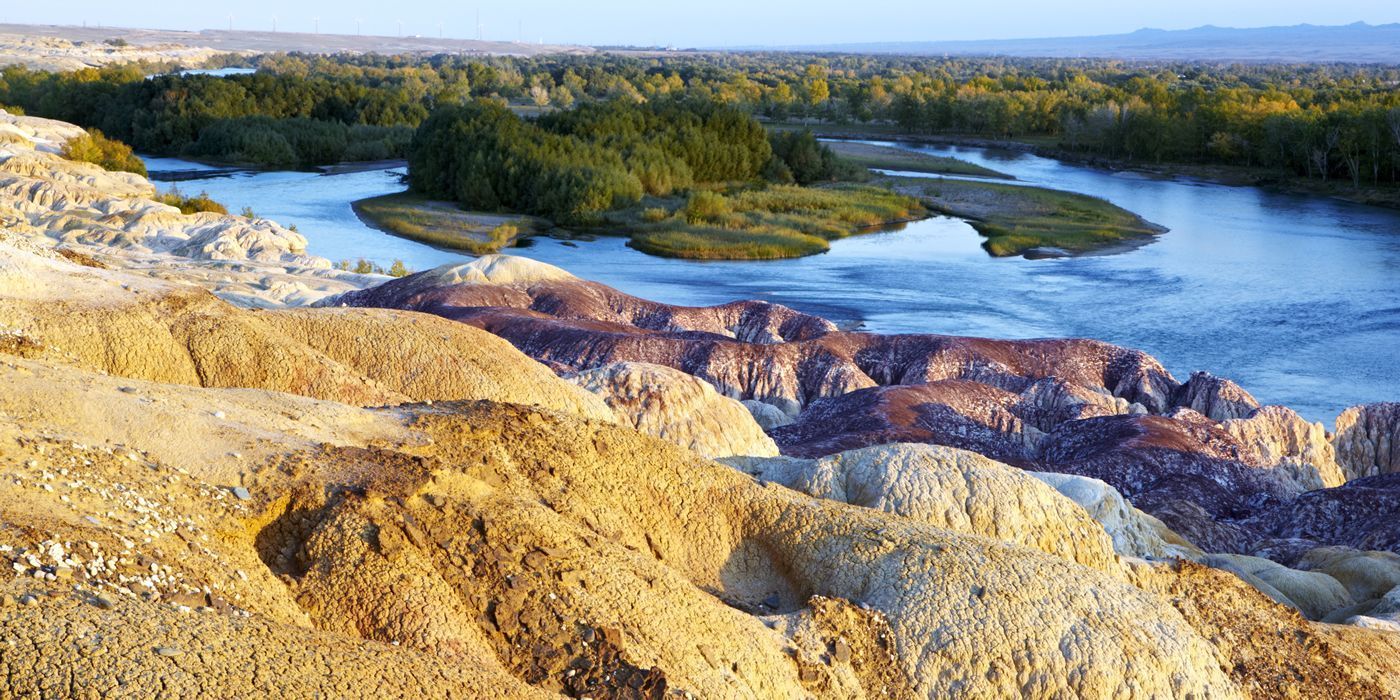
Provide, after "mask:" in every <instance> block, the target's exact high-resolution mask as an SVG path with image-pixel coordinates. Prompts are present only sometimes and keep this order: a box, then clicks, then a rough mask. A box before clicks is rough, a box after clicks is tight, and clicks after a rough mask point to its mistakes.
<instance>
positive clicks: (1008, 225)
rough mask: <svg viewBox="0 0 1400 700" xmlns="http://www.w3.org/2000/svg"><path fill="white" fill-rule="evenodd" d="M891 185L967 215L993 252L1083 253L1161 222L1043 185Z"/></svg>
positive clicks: (900, 181)
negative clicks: (1043, 251) (1039, 250)
mask: <svg viewBox="0 0 1400 700" xmlns="http://www.w3.org/2000/svg"><path fill="white" fill-rule="evenodd" d="M887 183H888V184H890V185H891V186H892V187H893V188H894V189H895V190H897V191H899V192H903V193H906V194H912V195H917V196H922V197H923V198H924V201H925V203H926V204H927V205H928V206H930V207H931V208H933V209H934V210H936V211H939V212H942V213H944V214H948V215H950V216H956V217H958V218H962V219H968V220H969V221H970V222H971V223H972V226H973V228H975V229H977V232H978V233H981V234H982V235H983V236H986V238H987V240H986V241H984V242H983V243H982V247H983V248H985V249H986V250H987V252H988V253H991V254H992V255H994V256H997V257H1007V256H1012V255H1027V254H1032V255H1033V254H1035V253H1036V252H1037V249H1059V250H1063V251H1066V252H1068V253H1087V252H1092V251H1096V250H1103V249H1105V248H1111V247H1115V246H1120V245H1125V244H1131V243H1134V242H1140V241H1143V240H1146V239H1147V238H1148V237H1150V236H1153V235H1156V234H1159V233H1162V232H1164V231H1165V230H1166V229H1163V228H1162V227H1161V226H1158V225H1156V224H1153V223H1151V222H1149V221H1146V220H1144V219H1143V218H1142V217H1140V216H1138V215H1137V214H1134V213H1132V212H1130V211H1128V210H1126V209H1123V208H1121V207H1118V206H1116V205H1114V204H1111V203H1109V202H1107V201H1105V200H1102V199H1099V198H1097V197H1090V196H1088V195H1082V194H1077V193H1074V192H1062V191H1059V190H1051V189H1046V188H1043V187H1025V186H1019V185H1007V184H1002V183H995V182H975V181H968V180H942V179H940V180H929V179H927V178H887Z"/></svg>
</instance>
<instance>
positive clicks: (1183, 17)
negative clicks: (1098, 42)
mask: <svg viewBox="0 0 1400 700" xmlns="http://www.w3.org/2000/svg"><path fill="white" fill-rule="evenodd" d="M412 5H413V7H414V9H413V10H411V11H406V12H399V13H393V14H389V13H385V12H383V11H382V10H380V9H379V7H378V6H375V7H368V6H367V4H365V3H331V2H328V1H327V0H313V2H310V3H304V4H302V5H301V6H300V7H299V8H298V10H297V12H296V13H295V14H289V13H287V12H285V10H286V7H285V6H283V5H281V4H280V3H276V2H268V0H250V1H249V2H244V3H241V4H239V5H238V6H237V8H236V11H232V12H230V10H229V7H230V6H228V5H223V6H213V5H206V6H202V7H186V6H179V7H159V6H146V7H142V8H139V9H136V10H132V9H131V8H123V11H122V14H121V16H120V17H113V15H114V14H116V13H115V11H114V9H113V7H112V6H111V5H110V4H107V3H100V2H93V1H90V0H82V1H80V2H72V3H65V4H64V6H63V7H60V8H52V7H34V6H26V7H19V8H12V9H11V10H9V11H8V12H3V13H0V23H5V24H29V25H58V26H89V27H112V28H114V29H152V30H169V31H187V32H199V31H206V30H211V31H220V30H224V31H226V30H228V29H229V28H230V26H231V27H232V29H233V30H235V31H250V32H266V31H272V30H274V29H275V31H278V32H281V33H288V34H293V33H301V34H313V33H320V34H327V35H334V34H338V35H355V34H364V35H373V36H389V37H392V36H419V37H425V38H437V37H439V36H441V37H443V38H449V39H476V38H482V39H485V40H488V41H512V42H514V41H519V42H523V43H530V44H534V43H546V44H575V45H585V46H676V47H683V48H692V47H704V48H720V49H723V48H740V47H755V46H762V47H784V46H820V45H836V44H871V43H882V44H883V43H912V42H950V41H1014V40H1024V39H1065V38H1077V37H1090V36H1104V35H1118V34H1131V33H1133V32H1137V31H1143V30H1161V31H1183V30H1190V29H1199V28H1203V27H1218V28H1227V29H1261V28H1272V27H1292V26H1298V25H1305V24H1306V25H1313V26H1323V27H1339V26H1348V25H1354V24H1367V25H1371V26H1379V25H1386V24H1394V23H1400V6H1396V7H1391V8H1379V7H1376V6H1375V5H1374V3H1371V2H1368V1H1365V0H1338V1H1337V2H1334V3H1330V4H1329V5H1328V6H1327V7H1323V8H1320V7H1317V6H1315V5H1311V4H1305V3H1301V2H1288V3H1284V4H1283V5H1282V6H1279V5H1277V4H1271V3H1262V2H1256V1H1255V0H1245V1H1243V2H1208V1H1207V0H1186V1H1185V2H1182V3H1178V4H1176V5H1175V6H1173V7H1171V8H1140V7H1129V8H1124V7H1121V6H1118V5H1116V4H1114V3H1111V2H1106V1H1104V0H1089V2H1082V3H1077V6H1078V7H1077V8H1076V10H1074V11H1068V10H1066V9H1064V8H1056V7H1046V6H1044V5H1041V4H1036V3H1031V2H1029V0H990V2H989V3H982V4H981V5H979V6H978V7H977V8H975V9H973V8H942V9H940V8H935V7H929V6H927V5H923V4H919V3H916V2H913V1H912V0H886V1H885V2H883V3H880V5H879V6H877V7H876V8H871V7H870V6H866V8H865V10H864V11H863V12H862V13H861V14H860V15H859V16H855V17H849V18H847V17H842V18H841V20H840V21H839V22H833V21H831V20H830V19H829V17H830V16H831V13H830V12H823V11H822V9H823V6H816V9H815V10H814V9H813V6H812V5H810V4H809V5H802V6H800V5H798V4H797V3H795V2H788V1H786V0H784V1H782V2H769V3H763V4H761V5H757V6H755V5H753V4H744V3H742V2H739V1H738V0H717V2H715V3H711V5H710V8H711V10H712V12H710V13H708V15H707V16H700V17H696V16H693V14H694V13H692V12H689V11H687V9H686V8H683V7H655V6H644V7H633V5H635V3H632V2H626V1H614V2H604V3H594V4H591V5H589V6H587V7H583V6H578V5H575V4H570V3H565V2H561V0H533V1H532V2H526V3H517V4H515V5H514V6H513V7H512V8H511V9H505V8H501V7H498V6H490V5H482V6H479V12H480V18H481V19H480V29H479V30H478V24H477V16H478V15H477V13H478V6H465V7H447V6H443V5H442V4H441V3H439V2H437V1H435V0H420V1H419V2H415V3H413V4H412ZM825 9H828V10H832V11H836V9H837V8H836V6H831V7H827V8H825ZM877 10H878V11H877ZM736 16H746V17H749V18H751V21H749V22H745V23H735V22H734V21H733V18H734V17H736ZM896 16H897V17H899V18H903V19H904V20H906V21H900V22H898V23H897V27H895V28H891V27H890V26H889V25H890V21H889V20H890V18H891V17H896ZM1259 16H1267V17H1268V20H1266V21H1264V22H1260V21H1259V20H1258V19H1256V18H1257V17H1259Z"/></svg>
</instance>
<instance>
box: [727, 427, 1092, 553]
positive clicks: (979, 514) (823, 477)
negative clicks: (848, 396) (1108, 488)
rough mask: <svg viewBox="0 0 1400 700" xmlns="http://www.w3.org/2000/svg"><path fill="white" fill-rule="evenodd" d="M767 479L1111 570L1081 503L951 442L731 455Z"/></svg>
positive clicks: (815, 493) (750, 470)
mask: <svg viewBox="0 0 1400 700" xmlns="http://www.w3.org/2000/svg"><path fill="white" fill-rule="evenodd" d="M730 463H731V464H735V465H736V466H738V467H740V468H741V469H743V470H744V471H746V472H748V473H750V474H753V475H754V476H756V477H758V478H759V479H762V480H764V481H771V482H774V483H778V484H782V485H784V486H787V487H788V488H792V489H796V490H798V491H801V492H803V493H806V494H810V495H812V496H816V497H817V498H824V499H828V500H835V501H841V502H843V503H850V504H853V505H858V506H864V507H866V508H875V509H877V510H882V511H885V512H887V513H894V514H896V515H899V516H902V517H905V518H909V519H911V520H916V521H919V522H925V523H931V524H933V525H936V526H938V527H940V528H943V529H947V530H954V531H957V532H966V533H971V534H975V535H982V536H984V537H989V538H992V539H996V540H1001V541H1003V542H1012V543H1015V544H1019V545H1023V546H1027V547H1032V548H1035V549H1039V550H1041V551H1043V552H1046V553H1049V554H1053V555H1055V556H1058V557H1062V558H1064V559H1067V560H1069V561H1074V562H1077V563H1080V564H1083V565H1085V566H1089V567H1093V568H1096V569H1102V570H1105V571H1111V570H1114V568H1115V566H1116V565H1115V564H1114V561H1115V558H1114V547H1113V544H1112V543H1111V542H1110V540H1109V538H1108V537H1107V536H1106V533H1105V532H1104V531H1103V529H1102V528H1100V527H1099V526H1098V524H1097V523H1095V522H1094V520H1093V519H1091V518H1090V517H1089V514H1088V513H1086V512H1085V511H1084V509H1082V508H1080V507H1079V506H1078V505H1077V504H1075V503H1073V502H1072V501H1070V500H1068V499H1066V498H1064V497H1063V496H1061V495H1060V494H1059V493H1058V492H1056V491H1055V490H1054V489H1052V488H1049V487H1047V486H1046V485H1045V484H1044V483H1042V482H1040V481H1038V480H1036V479H1035V478H1033V477H1032V476H1030V475H1028V474H1026V473H1025V472H1023V471H1021V470H1019V469H1016V468H1014V467H1010V466H1007V465H1005V464H1001V463H998V462H994V461H992V460H990V459H987V458H986V457H983V456H982V455H979V454H976V453H974V452H968V451H965V450H958V449H954V448H951V447H937V446H932V445H922V444H894V445H882V446H879V447H867V448H864V449H858V450H851V451H848V452H841V453H839V454H833V455H831V456H828V457H823V458H821V459H816V460H804V459H794V458H790V457H783V458H778V459H771V460H744V461H733V460H731V461H730Z"/></svg>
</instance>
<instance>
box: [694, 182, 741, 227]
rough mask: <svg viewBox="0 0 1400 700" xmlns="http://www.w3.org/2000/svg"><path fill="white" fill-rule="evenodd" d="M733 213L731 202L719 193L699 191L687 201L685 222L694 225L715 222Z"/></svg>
mask: <svg viewBox="0 0 1400 700" xmlns="http://www.w3.org/2000/svg"><path fill="white" fill-rule="evenodd" d="M731 211H733V209H731V208H730V206H729V200H727V199H725V197H724V195H722V194H720V193H718V192H710V191H708V190H697V191H695V192H691V193H690V197H689V198H688V199H686V201H685V220H686V221H689V222H690V223H692V224H699V223H706V222H715V221H718V220H720V219H721V218H723V217H724V216H726V215H728V214H729V213H730V212H731Z"/></svg>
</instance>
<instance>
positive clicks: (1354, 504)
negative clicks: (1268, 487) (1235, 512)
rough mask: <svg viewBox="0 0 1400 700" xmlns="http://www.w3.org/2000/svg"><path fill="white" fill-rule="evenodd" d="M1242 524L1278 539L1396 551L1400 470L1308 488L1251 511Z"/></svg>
mask: <svg viewBox="0 0 1400 700" xmlns="http://www.w3.org/2000/svg"><path fill="white" fill-rule="evenodd" d="M1246 524H1247V525H1248V526H1249V527H1251V528H1253V529H1254V530H1255V531H1257V532H1260V533H1263V534H1264V535H1266V536H1268V537H1272V538H1277V539H1284V540H1297V541H1303V542H1308V543H1313V546H1318V545H1324V544H1326V545H1340V546H1346V547H1353V548H1356V549H1367V550H1386V551H1390V552H1395V553H1397V554H1400V475H1397V474H1387V475H1386V476H1373V477H1368V478H1365V479H1358V480H1356V481H1349V482H1347V483H1346V484H1345V485H1344V486H1341V487H1340V488H1333V489H1323V490H1320V491H1310V492H1308V493H1305V494H1302V495H1300V496H1298V497H1297V498H1295V499H1292V500H1291V501H1289V502H1287V503H1284V504H1280V505H1278V506H1276V507H1274V508H1270V509H1268V510H1265V511H1264V512H1261V513H1259V514H1257V515H1255V516H1254V517H1252V518H1250V519H1249V520H1248V521H1247V523H1246ZM1295 549H1297V548H1295Z"/></svg>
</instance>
